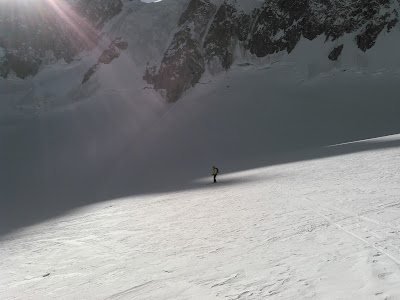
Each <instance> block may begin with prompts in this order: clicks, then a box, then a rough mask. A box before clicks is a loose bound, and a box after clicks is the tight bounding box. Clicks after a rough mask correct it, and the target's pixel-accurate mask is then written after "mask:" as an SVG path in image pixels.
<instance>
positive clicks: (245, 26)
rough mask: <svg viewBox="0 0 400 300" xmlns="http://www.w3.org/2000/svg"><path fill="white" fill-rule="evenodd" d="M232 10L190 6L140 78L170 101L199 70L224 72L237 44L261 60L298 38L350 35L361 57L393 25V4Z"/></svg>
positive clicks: (227, 4)
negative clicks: (167, 43) (156, 61)
mask: <svg viewBox="0 0 400 300" xmlns="http://www.w3.org/2000/svg"><path fill="white" fill-rule="evenodd" d="M238 7H240V6H239V5H238V2H237V0H225V1H224V2H223V3H222V4H221V5H220V6H219V7H217V8H215V6H214V5H212V4H211V3H210V2H209V1H208V0H192V1H190V3H189V5H188V8H187V10H186V11H185V13H184V14H183V15H182V19H181V22H180V24H179V26H180V27H179V28H178V31H177V32H176V33H175V37H174V39H173V41H172V43H171V44H170V46H169V48H168V50H167V51H166V53H165V56H164V59H163V61H162V63H161V65H160V66H152V67H151V68H149V69H148V70H147V71H146V74H145V76H144V79H145V80H147V82H149V83H151V84H154V87H155V88H156V89H163V90H166V95H167V100H168V101H171V102H173V101H176V100H178V99H179V97H180V96H181V95H182V93H183V92H184V91H185V90H186V89H188V88H189V87H190V86H192V85H194V84H196V83H197V82H198V80H199V78H200V76H201V75H202V74H203V73H204V71H205V66H208V68H209V71H210V72H212V73H213V72H218V71H221V70H228V69H229V68H230V67H231V65H232V64H233V62H234V53H233V52H234V49H235V47H236V46H237V44H239V45H241V47H242V48H244V49H245V50H246V51H248V52H249V53H250V54H252V55H255V56H256V57H265V56H267V55H270V54H274V53H278V52H281V51H286V52H287V53H290V52H292V51H293V49H294V48H295V47H296V45H297V43H298V42H299V41H300V39H301V37H304V38H306V39H309V40H313V39H315V38H317V37H318V36H321V35H322V36H325V38H326V40H329V39H331V40H336V39H338V38H339V37H342V36H344V35H345V34H350V33H352V34H355V35H356V38H355V40H354V43H355V44H356V45H357V46H358V48H359V49H360V50H361V51H364V52H365V51H367V50H368V49H370V48H372V47H373V46H374V45H375V43H376V40H377V38H378V36H379V34H380V33H382V32H383V31H384V30H386V31H388V32H389V31H391V30H392V29H393V27H394V26H395V25H396V24H397V23H398V20H399V11H398V7H399V3H398V0H370V1H363V0H349V1H342V0H329V1H328V0H271V1H268V2H265V3H264V4H263V5H260V7H259V8H255V9H254V10H253V11H252V12H250V13H245V12H243V11H242V10H240V9H238ZM215 10H216V13H214V11H215ZM182 20H184V21H182ZM207 24H210V26H208V25H207ZM203 36H204V39H203ZM344 47H346V45H340V46H339V47H337V48H332V52H331V53H330V55H329V56H327V59H330V60H337V59H338V58H339V57H340V55H341V53H342V50H343V48H344Z"/></svg>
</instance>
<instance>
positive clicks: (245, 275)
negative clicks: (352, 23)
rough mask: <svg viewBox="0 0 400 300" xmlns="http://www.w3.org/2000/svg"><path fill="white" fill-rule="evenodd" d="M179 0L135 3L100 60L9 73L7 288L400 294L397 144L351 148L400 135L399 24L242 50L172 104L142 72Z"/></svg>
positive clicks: (158, 51)
mask: <svg viewBox="0 0 400 300" xmlns="http://www.w3.org/2000/svg"><path fill="white" fill-rule="evenodd" d="M185 3H187V1H186V0H168V1H167V0H163V1H161V2H159V3H153V4H144V3H140V2H139V1H132V2H130V3H128V4H126V5H125V6H124V11H123V12H122V13H121V14H120V15H119V16H118V17H116V18H115V19H113V21H112V22H110V23H109V24H107V25H106V26H105V28H104V30H105V32H106V34H105V36H104V45H100V46H99V48H98V49H97V50H96V51H97V53H96V52H94V53H89V54H85V53H83V54H82V60H81V62H79V63H72V64H70V65H65V64H64V65H63V62H59V63H57V64H54V65H51V66H48V67H47V68H46V69H45V70H42V72H40V73H39V75H38V76H37V77H35V78H31V79H29V80H26V81H21V80H19V79H14V80H11V81H10V80H7V82H6V81H4V80H0V95H1V100H2V101H0V105H1V110H0V113H1V118H0V161H1V167H0V200H1V207H2V209H1V210H0V234H1V237H0V252H1V258H2V259H1V262H0V264H1V265H0V283H1V284H0V298H1V299H15V298H16V299H27V298H29V299H32V298H33V299H107V298H108V299H168V298H169V299H193V298H194V299H196V298H197V299H206V298H210V299H220V298H221V299H222V298H224V299H225V298H231V299H240V298H242V299H246V298H248V299H265V298H266V297H268V296H269V297H270V298H272V299H274V298H284V299H299V298H300V299H301V298H312V299H354V298H357V299H370V298H374V299H375V298H376V299H385V298H387V299H391V298H393V299H396V298H399V297H400V294H399V293H400V290H399V282H400V281H399V274H400V273H399V269H398V263H399V261H400V254H399V237H398V232H399V231H398V230H399V228H400V227H399V226H400V225H399V219H398V210H399V206H398V204H399V201H398V196H399V188H398V182H399V174H400V173H399V169H398V165H399V164H398V159H399V157H400V156H399V146H400V142H399V136H393V137H392V138H391V140H390V139H389V140H387V139H384V140H382V139H379V140H373V141H364V142H355V143H354V141H357V140H361V139H368V138H373V137H381V136H386V135H390V134H396V133H399V132H400V121H399V118H398V112H399V111H400V102H399V99H398V94H399V93H398V92H399V89H398V80H399V75H400V60H399V59H398V58H399V56H398V53H399V50H400V48H399V45H400V38H399V34H400V32H399V30H398V27H397V28H396V29H395V30H392V32H391V33H390V34H382V36H380V37H379V41H378V43H377V46H376V47H374V48H372V49H371V50H368V51H367V52H366V53H362V52H361V51H360V50H358V49H357V48H356V47H353V48H351V47H346V48H345V49H344V50H343V53H342V55H341V57H340V58H339V60H338V61H336V62H331V61H328V60H327V59H326V56H327V54H328V53H329V51H330V49H331V48H332V44H331V43H332V42H330V41H328V42H326V43H323V41H321V40H318V39H316V40H314V41H312V42H311V41H307V40H302V41H301V43H300V44H299V45H298V46H297V47H296V48H295V49H294V51H293V52H292V53H291V54H290V55H287V54H284V53H281V54H277V55H272V56H269V57H266V58H263V59H258V58H255V57H253V56H250V55H248V54H246V53H243V52H241V51H242V49H240V48H239V47H238V49H236V55H237V57H236V58H237V60H236V62H237V63H236V65H234V66H233V67H232V69H231V70H230V71H229V72H227V73H221V74H219V75H217V76H211V75H209V74H205V75H204V76H203V77H202V78H201V80H200V82H199V84H197V85H196V86H195V87H194V88H193V89H191V90H189V91H187V92H186V93H185V94H184V96H183V98H182V99H181V100H180V101H178V102H177V103H175V104H166V103H165V102H164V101H163V99H162V97H161V96H160V94H158V93H157V92H156V91H154V90H152V89H151V88H150V86H149V85H147V84H146V83H145V82H144V81H143V80H142V79H141V76H142V75H143V73H142V71H143V68H144V67H145V66H146V63H147V60H157V59H160V58H161V56H162V54H163V52H164V51H165V48H164V46H165V45H168V43H167V42H168V40H169V39H170V38H171V36H172V34H173V32H174V25H173V24H174V22H173V21H174V20H175V21H176V20H177V19H178V18H179V16H180V13H181V12H182V10H183V9H184V7H185ZM151 5H153V6H151ZM158 5H163V6H158ZM154 9H160V11H159V12H158V13H157V14H154V15H153V12H154ZM146 22H148V23H146ZM138 24H142V25H143V26H142V27H140V26H136V25H138ZM149 24H150V25H153V27H151V28H150V29H149ZM161 28H163V30H160V29H161ZM121 33H124V36H129V40H128V43H129V45H133V46H132V47H128V50H127V51H125V52H124V51H122V52H121V56H120V57H119V58H118V59H116V60H114V61H113V62H112V63H111V64H109V65H102V66H101V67H100V69H99V70H98V72H96V74H95V75H94V76H93V77H92V78H91V79H90V81H89V82H88V83H87V85H85V86H84V87H80V88H76V84H77V83H78V82H79V81H80V80H81V78H82V76H83V74H84V73H85V72H86V70H87V68H88V67H90V66H91V65H92V64H93V63H95V62H96V59H97V58H98V55H100V54H101V53H102V51H103V50H104V48H105V47H107V46H108V44H109V41H110V40H113V39H114V38H116V37H118V36H119V35H120V34H121ZM128 33H129V34H128ZM144 33H145V34H144ZM166 33H167V34H166ZM143 34H144V35H143ZM352 38H354V37H351V36H346V37H345V38H343V39H352ZM341 42H343V41H342V40H338V41H337V43H341ZM134 45H140V47H136V48H135V47H134ZM47 83H51V85H50V86H48V85H46V84H47ZM43 100H44V101H43ZM47 100H48V101H49V102H48V103H49V106H48V108H49V109H48V110H50V111H51V112H50V113H46V114H38V115H37V117H36V118H31V117H30V116H29V115H25V114H23V113H18V114H16V113H15V111H14V110H13V108H12V107H11V106H10V103H15V102H17V103H18V105H20V106H24V105H26V106H29V105H31V104H32V103H33V104H38V105H39V106H41V105H43V103H46V101H47ZM58 105H60V106H58ZM39 111H40V112H43V111H47V109H46V108H44V109H43V110H42V109H41V108H40V107H39ZM349 142H350V144H346V143H349ZM337 144H341V145H339V146H334V145H337ZM327 146H330V147H327ZM212 165H216V166H218V167H219V169H220V171H221V172H222V174H221V175H220V179H221V184H219V185H216V186H213V185H208V182H210V181H211V180H210V176H209V175H210V172H211V166H212ZM43 276H44V277H43Z"/></svg>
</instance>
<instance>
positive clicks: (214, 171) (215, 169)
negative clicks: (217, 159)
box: [212, 166, 218, 183]
mask: <svg viewBox="0 0 400 300" xmlns="http://www.w3.org/2000/svg"><path fill="white" fill-rule="evenodd" d="M212 168H213V173H212V174H213V176H214V183H216V182H217V175H218V168H217V167H215V166H213V167H212Z"/></svg>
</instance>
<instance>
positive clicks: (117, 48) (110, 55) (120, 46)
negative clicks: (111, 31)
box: [82, 37, 128, 84]
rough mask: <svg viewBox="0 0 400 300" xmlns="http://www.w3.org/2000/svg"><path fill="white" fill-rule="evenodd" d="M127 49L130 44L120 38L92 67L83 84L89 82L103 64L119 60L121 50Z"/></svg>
mask: <svg viewBox="0 0 400 300" xmlns="http://www.w3.org/2000/svg"><path fill="white" fill-rule="evenodd" d="M127 48H128V43H127V42H125V41H123V40H122V38H121V37H118V38H116V39H115V40H114V41H112V42H111V44H110V46H109V47H108V48H107V49H106V50H104V51H103V53H102V54H101V55H100V57H99V59H98V60H97V63H96V64H95V65H94V66H93V67H91V68H90V69H89V70H88V71H87V72H86V74H85V75H84V76H83V80H82V84H84V83H85V82H87V81H88V80H89V79H90V77H92V75H93V74H94V73H95V72H96V70H97V69H98V67H99V66H100V65H101V64H110V63H111V62H112V61H113V60H114V59H116V58H118V57H119V56H120V55H121V50H125V49H127Z"/></svg>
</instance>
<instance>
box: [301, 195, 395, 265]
mask: <svg viewBox="0 0 400 300" xmlns="http://www.w3.org/2000/svg"><path fill="white" fill-rule="evenodd" d="M302 198H303V199H304V200H306V201H308V203H309V204H310V207H308V208H309V209H310V210H312V211H313V212H314V213H316V214H317V215H319V216H320V217H322V218H324V219H325V220H326V221H327V222H329V223H330V224H331V225H334V226H335V227H336V228H338V229H340V230H342V231H343V232H345V233H347V234H349V235H351V236H353V237H355V238H356V239H358V240H360V241H362V242H363V243H365V244H366V245H368V246H370V247H372V248H374V249H375V250H376V251H378V252H381V253H383V254H384V255H385V256H387V257H388V258H390V259H391V260H393V261H394V262H395V263H396V264H398V265H400V260H398V259H397V258H395V257H393V256H392V255H390V254H389V253H387V252H386V251H384V250H382V249H379V248H378V247H377V246H374V245H372V244H370V243H369V242H368V241H367V240H365V239H363V238H362V237H360V236H358V235H356V234H355V233H353V232H351V231H349V230H347V229H345V228H344V227H343V226H341V225H339V224H338V223H336V222H335V221H333V220H332V219H330V218H329V217H327V216H325V215H324V214H322V213H320V212H318V211H317V210H315V209H314V208H312V206H318V205H317V204H315V203H314V202H313V201H312V200H310V199H309V198H307V197H302Z"/></svg>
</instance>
